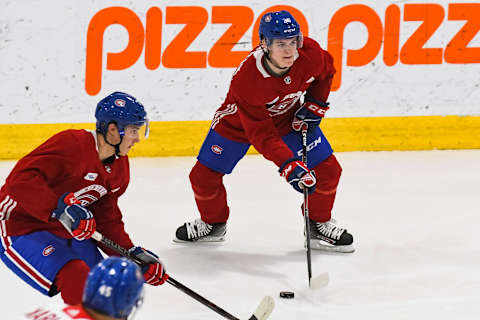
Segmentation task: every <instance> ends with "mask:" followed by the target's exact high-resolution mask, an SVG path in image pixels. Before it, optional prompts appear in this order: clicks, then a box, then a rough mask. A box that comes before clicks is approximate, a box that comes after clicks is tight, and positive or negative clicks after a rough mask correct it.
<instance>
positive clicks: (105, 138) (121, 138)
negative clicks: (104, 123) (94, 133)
mask: <svg viewBox="0 0 480 320" xmlns="http://www.w3.org/2000/svg"><path fill="white" fill-rule="evenodd" d="M103 138H104V140H105V142H106V143H107V144H108V145H110V146H112V147H113V148H115V157H116V158H120V144H121V143H122V141H123V136H121V135H120V142H119V143H117V144H113V143H110V141H108V139H107V135H106V134H105V133H104V134H103ZM108 159H110V158H108Z"/></svg>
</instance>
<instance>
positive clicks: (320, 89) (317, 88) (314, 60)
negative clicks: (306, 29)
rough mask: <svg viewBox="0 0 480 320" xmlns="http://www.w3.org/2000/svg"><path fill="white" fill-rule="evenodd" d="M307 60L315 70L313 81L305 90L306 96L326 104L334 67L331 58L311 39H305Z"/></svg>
mask: <svg viewBox="0 0 480 320" xmlns="http://www.w3.org/2000/svg"><path fill="white" fill-rule="evenodd" d="M306 40H307V41H306V43H305V45H306V46H308V52H309V58H310V59H311V64H312V67H313V68H314V69H315V70H316V77H315V80H314V81H313V82H312V84H311V85H310V87H309V88H308V89H307V94H308V95H310V96H312V97H313V98H315V99H316V100H319V101H324V102H326V101H327V99H328V96H329V94H330V88H331V86H332V79H333V75H334V74H335V67H334V66H333V58H332V56H331V55H330V53H328V51H326V50H323V49H322V48H321V47H320V45H319V44H318V43H317V42H316V41H314V40H313V39H306Z"/></svg>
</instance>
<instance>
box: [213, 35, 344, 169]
mask: <svg viewBox="0 0 480 320" xmlns="http://www.w3.org/2000/svg"><path fill="white" fill-rule="evenodd" d="M265 59H266V57H265V55H264V53H263V51H262V49H261V48H260V47H257V48H255V49H254V50H252V52H250V54H249V55H248V56H247V58H246V59H245V60H244V61H243V62H242V63H241V64H240V66H239V67H238V68H237V70H236V71H235V73H234V75H233V78H232V81H231V83H230V89H229V91H228V94H227V97H226V99H225V101H224V102H223V104H222V106H221V107H220V108H219V109H218V110H217V112H216V113H215V115H214V118H213V121H212V129H214V130H215V131H216V132H217V133H219V134H220V135H222V136H223V137H225V138H228V139H231V140H234V141H238V142H243V143H250V144H252V145H253V146H254V147H255V148H256V149H257V150H258V152H260V153H261V154H262V155H263V156H264V157H265V158H267V159H268V160H271V161H273V162H275V164H277V166H280V165H281V164H282V163H284V162H285V161H286V160H288V159H289V158H292V157H293V153H292V151H291V150H290V149H289V148H288V147H287V145H286V144H285V143H284V142H283V140H282V139H281V137H282V136H283V135H285V134H287V133H288V132H290V131H291V130H292V120H293V118H294V114H295V112H296V111H297V110H298V109H299V108H300V106H301V105H300V97H301V96H302V95H303V94H304V93H305V92H308V94H310V95H311V96H313V97H314V98H315V99H317V100H320V101H327V98H328V95H329V93H330V86H331V81H332V77H333V75H334V73H335V68H334V67H333V59H332V57H331V55H330V54H329V53H328V52H327V51H325V50H323V49H322V48H321V47H320V45H319V44H318V43H317V42H316V41H315V40H313V39H310V38H307V37H306V38H305V39H304V41H303V46H302V48H300V49H298V57H297V59H296V60H295V62H294V63H293V65H292V67H291V68H290V70H289V71H288V72H287V73H285V74H284V75H282V76H281V77H276V76H273V75H271V74H270V73H269V72H268V71H267V69H266V68H265Z"/></svg>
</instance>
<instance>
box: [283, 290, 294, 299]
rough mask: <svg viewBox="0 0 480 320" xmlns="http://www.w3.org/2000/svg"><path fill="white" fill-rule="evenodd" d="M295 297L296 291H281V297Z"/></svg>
mask: <svg viewBox="0 0 480 320" xmlns="http://www.w3.org/2000/svg"><path fill="white" fill-rule="evenodd" d="M294 297H295V293H293V292H291V291H280V298H284V299H293V298H294Z"/></svg>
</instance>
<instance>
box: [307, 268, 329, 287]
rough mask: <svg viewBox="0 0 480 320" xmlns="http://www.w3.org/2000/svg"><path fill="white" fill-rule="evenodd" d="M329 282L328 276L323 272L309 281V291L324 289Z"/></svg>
mask: <svg viewBox="0 0 480 320" xmlns="http://www.w3.org/2000/svg"><path fill="white" fill-rule="evenodd" d="M329 282H330V275H329V274H328V272H324V273H322V274H320V275H319V276H316V277H315V278H312V280H311V281H310V289H320V288H323V287H326V286H327V285H328V283H329Z"/></svg>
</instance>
